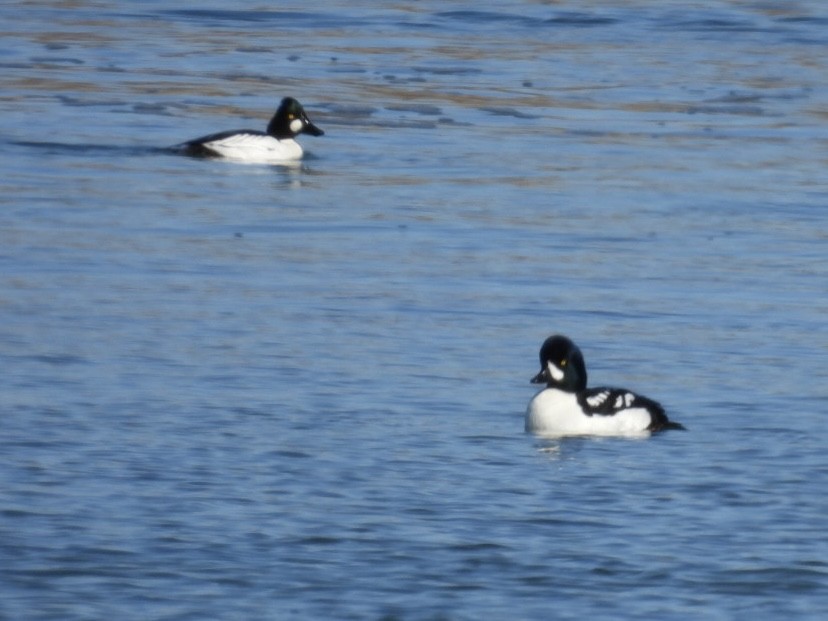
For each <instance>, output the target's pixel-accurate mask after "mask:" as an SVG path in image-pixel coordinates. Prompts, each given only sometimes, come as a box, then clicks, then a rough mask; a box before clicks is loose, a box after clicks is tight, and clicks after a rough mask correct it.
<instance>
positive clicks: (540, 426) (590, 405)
mask: <svg viewBox="0 0 828 621" xmlns="http://www.w3.org/2000/svg"><path fill="white" fill-rule="evenodd" d="M540 366H541V370H540V372H539V373H538V374H537V375H535V377H533V378H532V380H531V382H532V383H533V384H543V383H545V384H546V388H544V389H543V390H541V391H540V392H539V393H538V394H536V395H535V396H534V397H533V398H532V400H531V401H530V402H529V407H527V409H526V419H525V423H526V431H531V432H534V433H538V434H541V435H551V436H569V435H595V436H640V435H649V434H650V433H652V432H656V431H663V430H666V429H684V426H683V425H681V424H679V423H675V422H672V421H670V420H669V419H668V418H667V415H666V414H665V413H664V408H663V407H662V406H661V405H660V404H659V403H657V402H656V401H653V400H652V399H648V398H647V397H642V396H641V395H637V394H635V393H634V392H631V391H629V390H625V389H623V388H587V372H586V364H585V363H584V356H583V354H582V353H581V350H580V349H579V348H578V346H577V345H575V343H573V342H572V341H571V340H570V339H568V338H567V337H565V336H562V335H559V334H556V335H553V336H550V337H549V338H548V339H546V341H544V343H543V345H542V346H541V349H540Z"/></svg>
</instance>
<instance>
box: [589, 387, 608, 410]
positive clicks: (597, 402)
mask: <svg viewBox="0 0 828 621" xmlns="http://www.w3.org/2000/svg"><path fill="white" fill-rule="evenodd" d="M609 396H610V393H609V391H608V390H602V391H601V392H599V393H598V394H595V395H592V396H591V397H587V400H586V402H587V404H588V405H589V407H591V408H597V407H600V406H601V405H602V404H603V403H604V401H606V400H607V399H609Z"/></svg>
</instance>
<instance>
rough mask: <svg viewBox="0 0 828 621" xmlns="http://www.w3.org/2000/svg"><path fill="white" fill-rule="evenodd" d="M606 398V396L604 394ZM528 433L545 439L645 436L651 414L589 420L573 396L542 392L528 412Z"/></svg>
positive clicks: (639, 412)
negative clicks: (546, 437)
mask: <svg viewBox="0 0 828 621" xmlns="http://www.w3.org/2000/svg"><path fill="white" fill-rule="evenodd" d="M602 394H603V393H602ZM525 423H526V431H531V432H533V433H537V434H540V435H543V436H548V437H560V436H646V435H649V433H650V432H649V431H647V427H648V426H649V424H650V413H649V412H648V411H647V410H646V409H644V408H629V409H626V410H622V411H621V412H619V413H618V414H614V415H611V416H603V415H600V414H594V415H593V416H587V415H586V414H584V413H583V411H582V410H581V406H580V405H579V404H578V399H577V398H576V397H575V395H574V394H573V393H569V392H564V391H562V390H558V389H556V388H546V389H544V390H542V391H540V392H539V393H538V394H536V395H535V397H534V398H533V399H532V400H531V401H530V402H529V407H528V408H527V409H526V419H525Z"/></svg>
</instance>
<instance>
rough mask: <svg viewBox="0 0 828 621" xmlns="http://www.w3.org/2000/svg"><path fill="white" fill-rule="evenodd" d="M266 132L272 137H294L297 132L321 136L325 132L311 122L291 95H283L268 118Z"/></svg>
mask: <svg viewBox="0 0 828 621" xmlns="http://www.w3.org/2000/svg"><path fill="white" fill-rule="evenodd" d="M267 133H268V134H270V135H271V136H273V137H274V138H279V139H283V138H295V137H296V136H298V135H299V134H310V135H311V136H322V135H323V134H324V133H325V132H323V131H322V130H321V129H319V128H318V127H317V126H316V125H314V124H313V123H311V120H310V119H309V118H308V115H307V114H305V109H304V108H303V107H302V104H300V103H299V102H298V101H296V100H295V99H294V98H293V97H285V98H284V99H283V100H282V103H281V104H280V105H279V109H278V110H276V114H274V115H273V118H272V119H270V123H269V124H268V126H267Z"/></svg>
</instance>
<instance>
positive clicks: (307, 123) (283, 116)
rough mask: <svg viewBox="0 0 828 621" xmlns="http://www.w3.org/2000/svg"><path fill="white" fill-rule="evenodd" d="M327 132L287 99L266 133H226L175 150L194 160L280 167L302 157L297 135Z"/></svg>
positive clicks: (188, 143)
mask: <svg viewBox="0 0 828 621" xmlns="http://www.w3.org/2000/svg"><path fill="white" fill-rule="evenodd" d="M324 133H325V132H323V131H322V130H321V129H319V128H318V127H317V126H316V125H314V124H313V123H311V120H310V119H309V118H308V115H307V114H306V113H305V110H304V108H302V104H300V103H299V102H298V101H296V100H295V99H294V98H293V97H285V98H284V99H283V100H282V103H281V104H280V105H279V109H278V110H276V114H274V115H273V118H272V119H270V123H268V125H267V131H264V132H262V131H258V130H255V129H237V130H231V131H224V132H219V133H216V134H210V135H209V136H204V137H202V138H196V139H195V140H189V141H187V142H184V143H181V144H179V145H176V146H175V147H173V149H174V150H175V151H177V152H178V153H181V154H183V155H189V156H192V157H223V158H226V159H228V160H233V161H236V162H250V163H259V164H278V163H285V162H295V161H297V160H299V159H301V158H302V155H303V151H302V147H301V145H300V144H299V143H298V142H296V140H294V139H295V138H296V136H298V135H299V134H310V135H311V136H322V135H323V134H324Z"/></svg>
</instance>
